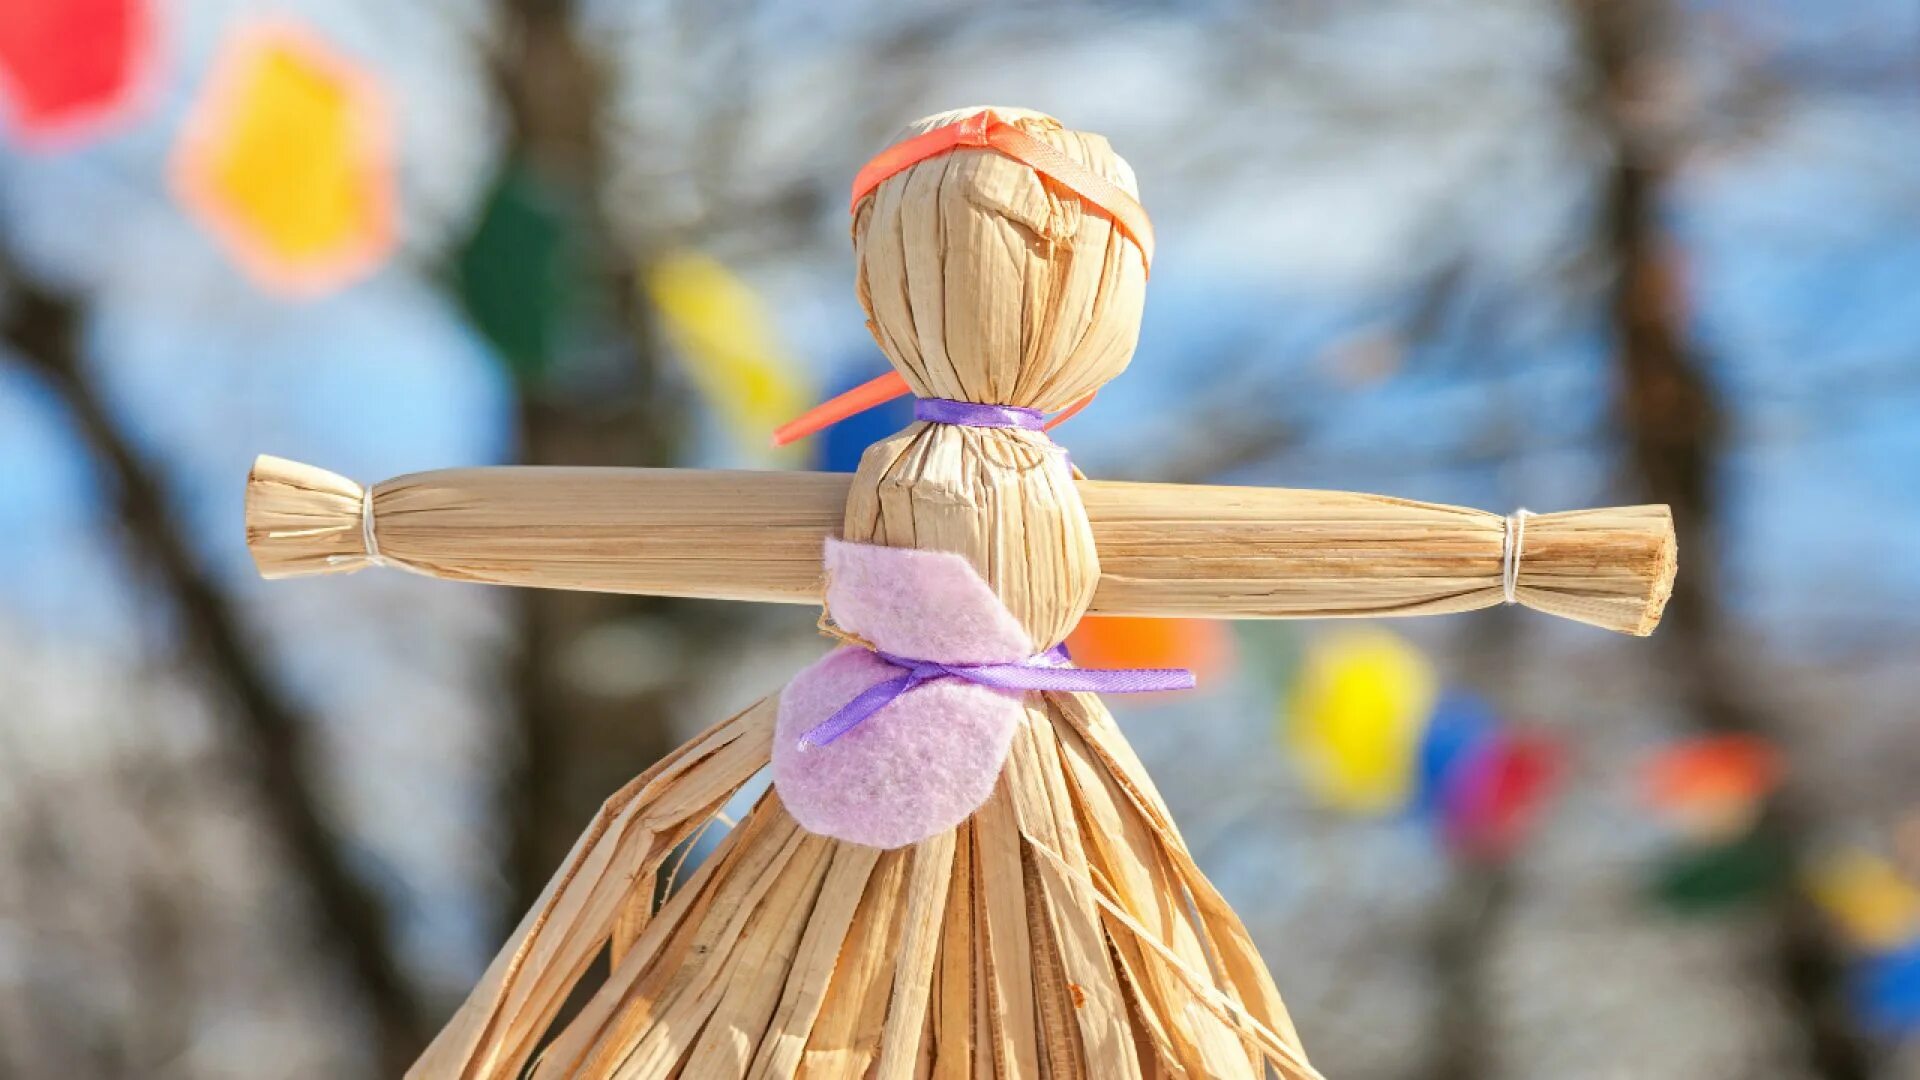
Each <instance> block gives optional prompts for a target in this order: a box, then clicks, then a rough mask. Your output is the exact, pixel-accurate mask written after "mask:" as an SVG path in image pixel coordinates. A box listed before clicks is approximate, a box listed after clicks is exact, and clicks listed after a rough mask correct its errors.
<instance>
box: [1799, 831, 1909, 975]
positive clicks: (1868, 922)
mask: <svg viewBox="0 0 1920 1080" xmlns="http://www.w3.org/2000/svg"><path fill="white" fill-rule="evenodd" d="M1807 888H1808V891H1809V892H1810V893H1811V894H1812V895H1813V898H1814V901H1815V902H1816V903H1818V904H1819V905H1820V907H1821V909H1822V910H1824V911H1825V912H1826V913H1827V915H1828V916H1829V917H1830V918H1832V919H1833V921H1834V922H1835V924H1837V925H1838V926H1839V928H1840V930H1841V932H1842V933H1843V934H1845V935H1846V937H1847V939H1848V940H1849V941H1850V942H1852V943H1853V945H1854V947H1855V948H1858V949H1862V950H1866V951H1884V950H1888V949H1894V948H1897V947H1900V946H1904V945H1907V944H1910V943H1912V942H1914V941H1920V888H1916V887H1915V886H1914V884H1913V883H1912V882H1910V881H1908V880H1907V879H1906V877H1905V876H1903V875H1902V874H1901V873H1900V871H1899V870H1898V869H1897V868H1896V867H1895V866H1894V865H1893V864H1892V863H1890V862H1888V861H1887V860H1886V859H1883V858H1881V857H1880V856H1878V855H1876V854H1874V853H1872V852H1869V851H1862V850H1857V849H1855V850H1848V851H1843V852H1841V853H1839V854H1836V855H1833V856H1830V857H1828V858H1826V859H1824V860H1822V861H1821V862H1819V863H1818V864H1816V865H1815V866H1814V868H1813V872H1812V873H1811V874H1809V875H1808V880H1807Z"/></svg>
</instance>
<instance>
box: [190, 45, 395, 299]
mask: <svg viewBox="0 0 1920 1080" xmlns="http://www.w3.org/2000/svg"><path fill="white" fill-rule="evenodd" d="M391 125H392V118H391V116H390V114H389V110H388V104H387V101H386V98H385V95H384V94H383V93H382V91H381V89H380V88H379V86H378V85H377V84H376V83H375V81H374V80H373V78H372V77H371V76H370V75H368V74H367V73H366V72H364V71H363V70H361V69H360V68H359V67H358V66H356V65H355V64H354V63H353V62H352V61H351V60H349V59H348V58H346V57H345V56H343V55H341V54H340V53H338V52H336V51H335V50H334V49H333V48H331V47H330V46H329V45H327V44H326V43H325V42H324V41H321V40H320V39H319V38H317V37H316V36H314V35H313V34H312V33H310V32H308V31H306V30H304V29H302V28H300V27H297V26H293V25H290V24H283V23H261V24H254V25H252V26H250V27H248V28H245V29H243V30H241V31H239V32H237V33H236V34H234V35H233V37H232V38H231V39H230V40H229V41H228V43H227V45H226V47H225V49H224V50H223V52H222V55H221V57H220V59H219V61H218V62H217V63H216V65H215V70H214V72H213V74H212V76H211V77H210V78H209V79H208V81H207V86H206V88H205V90H204V92H203V93H202V94H201V96H200V99H199V101H198V102H197V103H196V104H195V105H194V107H193V111H192V113H191V115H190V116H189V118H188V120H187V124H186V127H185V130H184V131H183V133H182V137H181V141H180V144H179V146H178V148H177V150H176V152H175V157H174V186H175V188H176V190H177V191H178V193H179V196H180V198H181V200H182V201H183V202H185V204H186V205H187V207H188V208H189V209H190V210H191V211H192V212H193V213H194V214H195V215H196V216H198V217H199V218H200V219H201V220H202V221H203V222H204V223H205V224H206V225H207V226H208V227H209V228H211V229H212V230H213V232H214V233H215V234H216V235H217V236H218V237H219V238H220V240H221V241H222V242H223V243H224V245H225V246H226V247H227V248H228V250H229V251H230V252H232V254H233V255H234V257H235V258H236V259H237V260H238V261H239V263H240V264H241V266H242V267H243V268H244V269H245V270H246V271H247V272H248V273H249V274H250V275H251V276H252V277H253V278H254V279H255V280H256V281H257V282H258V283H259V284H260V285H262V286H263V287H265V288H269V289H273V290H275V291H280V292H285V293H290V294H296V295H311V294H316V293H322V292H326V291H329V290H332V289H335V288H338V287H340V286H342V285H345V284H347V283H348V282H351V281H352V280H354V279H356V278H358V277H361V276H362V275H365V274H367V273H368V272H370V271H371V270H373V269H374V268H375V267H376V266H378V265H379V263H380V262H381V261H382V260H383V259H384V258H386V256H387V255H388V253H389V252H390V251H391V250H392V247H393V242H394V221H393V213H394V211H393V203H394V183H395V179H394V167H393V161H392V158H391V149H390V147H391V142H392V137H391Z"/></svg>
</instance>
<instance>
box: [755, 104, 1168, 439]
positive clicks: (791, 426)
mask: <svg viewBox="0 0 1920 1080" xmlns="http://www.w3.org/2000/svg"><path fill="white" fill-rule="evenodd" d="M964 149H980V150H993V151H996V152H998V153H1001V154H1005V155H1006V156H1008V157H1010V158H1012V159H1013V160H1015V161H1018V162H1020V163H1021V164H1022V165H1025V166H1026V167H1027V168H1029V169H1032V170H1033V171H1034V172H1037V173H1039V174H1040V175H1041V176H1043V177H1045V178H1047V179H1048V180H1051V181H1053V182H1054V183H1056V184H1059V185H1060V186H1061V187H1063V188H1066V189H1067V190H1068V191H1071V192H1073V193H1074V194H1075V195H1078V196H1079V197H1080V201H1082V202H1084V203H1086V204H1087V205H1088V206H1091V207H1093V208H1094V209H1096V210H1099V211H1100V212H1101V213H1104V214H1106V215H1107V216H1108V217H1109V218H1112V219H1113V223H1114V225H1115V226H1117V227H1118V228H1119V229H1120V231H1121V232H1124V233H1126V234H1127V236H1128V237H1129V238H1131V239H1132V240H1133V242H1134V243H1135V244H1137V245H1138V246H1139V248H1140V255H1141V258H1142V259H1144V260H1145V261H1146V263H1147V265H1149V266H1151V265H1153V223H1152V222H1151V221H1148V220H1147V211H1146V208H1145V207H1143V206H1141V205H1140V200H1138V199H1136V198H1134V197H1133V196H1132V195H1129V194H1127V193H1126V192H1125V191H1123V190H1121V188H1120V185H1118V184H1116V183H1114V182H1113V181H1111V180H1108V179H1107V178H1106V177H1104V176H1101V175H1100V174H1099V173H1096V172H1094V171H1093V170H1092V169H1089V168H1087V167H1086V166H1085V165H1082V164H1080V163H1079V162H1077V161H1075V160H1073V159H1072V158H1070V157H1068V156H1067V155H1065V154H1063V153H1061V152H1060V151H1059V150H1056V149H1055V148H1053V147H1052V146H1049V145H1048V144H1046V143H1044V142H1041V141H1040V140H1039V139H1036V138H1034V137H1033V136H1031V135H1029V134H1027V133H1026V132H1024V131H1022V130H1020V129H1019V128H1017V127H1015V126H1014V125H1012V124H1009V123H1007V122H1006V121H1005V120H1002V119H1000V117H999V116H998V115H997V114H996V113H994V111H993V110H992V109H985V110H982V111H981V112H977V113H974V114H973V115H972V116H969V117H967V118H966V119H964V120H960V121H957V122H955V123H952V124H945V125H942V126H940V127H937V128H934V129H933V130H932V131H928V132H924V133H922V134H919V135H915V136H914V137H913V138H911V139H906V140H904V141H901V142H897V143H894V144H893V145H892V146H889V147H887V148H886V149H885V150H882V151H880V153H878V154H876V155H874V158H873V160H872V161H869V162H867V163H866V164H865V165H863V166H861V168H860V171H859V172H858V173H856V174H854V177H853V198H852V200H850V201H849V202H848V204H847V210H848V212H849V213H852V212H854V211H857V210H859V209H860V200H862V199H864V198H866V197H867V196H869V195H871V194H873V189H875V188H877V187H879V186H880V185H881V184H884V183H886V182H887V181H888V180H889V179H891V178H892V177H894V176H897V175H899V174H900V173H902V172H905V171H906V170H908V169H910V168H912V167H914V166H915V165H918V164H920V163H921V162H923V161H926V160H927V159H928V158H935V157H939V156H940V155H941V154H946V153H951V152H952V151H955V150H964ZM908 392H909V390H908V387H907V380H906V379H904V378H902V377H901V376H900V374H899V372H888V373H887V374H885V375H882V376H880V377H879V378H877V379H874V380H872V381H870V382H865V383H862V384H860V385H859V386H856V387H854V388H853V389H852V390H849V391H847V392H846V393H844V394H841V395H840V396H839V397H836V398H834V399H833V400H831V401H826V402H822V403H821V404H819V405H816V406H814V407H813V408H812V409H809V410H808V411H807V413H806V414H805V415H804V416H801V417H799V418H798V419H795V420H793V421H790V422H788V423H785V424H782V425H780V427H779V428H778V429H776V430H775V431H774V433H773V445H775V446H785V445H787V444H788V443H791V442H796V441H798V440H800V439H804V438H806V437H807V436H809V435H812V434H814V433H815V432H817V431H819V430H821V429H822V428H826V427H830V426H832V425H834V424H837V423H839V422H840V421H842V420H845V419H846V418H847V417H849V416H852V415H854V414H856V413H862V412H865V411H867V410H868V409H872V408H875V407H877V406H880V405H884V404H886V403H887V402H889V401H892V400H893V399H894V398H897V397H899V396H900V395H902V394H905V393H908ZM1092 400H1093V395H1092V394H1088V395H1087V396H1086V397H1084V398H1082V399H1080V400H1079V401H1076V402H1074V403H1073V404H1072V405H1071V406H1069V407H1068V408H1066V409H1064V410H1062V411H1061V413H1060V414H1059V415H1058V416H1055V417H1054V418H1053V419H1052V420H1050V421H1048V422H1047V427H1048V429H1052V428H1053V427H1054V426H1055V425H1056V424H1059V423H1061V422H1063V421H1065V420H1066V419H1068V418H1069V417H1071V416H1072V415H1073V414H1075V413H1077V412H1079V411H1080V410H1081V409H1084V408H1086V407H1087V403H1088V402H1090V401H1092Z"/></svg>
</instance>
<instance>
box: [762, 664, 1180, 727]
mask: <svg viewBox="0 0 1920 1080" xmlns="http://www.w3.org/2000/svg"><path fill="white" fill-rule="evenodd" d="M873 655H875V656H877V657H879V658H880V659H882V660H884V661H886V662H887V663H889V664H891V665H893V666H894V667H897V668H899V669H900V670H901V671H902V672H905V674H903V675H901V676H899V677H898V678H893V679H888V680H887V681H885V682H880V683H875V684H873V685H872V686H869V687H867V688H866V689H865V690H862V691H861V692H860V693H859V695H858V696H856V697H855V698H854V699H853V700H852V701H849V702H847V703H846V704H845V705H842V706H840V708H839V709H838V710H837V711H835V712H834V714H833V715H832V716H829V717H827V718H826V719H825V720H822V721H821V722H820V723H818V724H816V725H814V727H813V728H811V729H809V730H808V731H807V733H806V734H804V735H802V736H800V747H801V749H806V748H807V747H810V746H825V745H827V744H828V743H830V742H832V741H833V740H835V739H837V738H839V737H840V736H842V735H845V734H846V733H847V732H849V731H851V730H853V729H854V727H856V726H857V725H858V724H859V723H860V722H861V721H863V720H865V719H866V718H867V717H869V716H872V715H873V714H874V713H877V712H879V711H880V710H881V709H884V708H886V707H887V706H888V705H890V704H892V703H893V701H894V699H896V698H898V697H900V695H902V694H905V693H907V692H908V691H910V690H912V689H913V688H914V687H916V686H920V685H921V684H923V683H930V682H933V681H934V680H936V679H964V680H965V681H967V682H970V683H976V684H978V685H980V686H990V687H993V688H994V689H996V690H1021V691H1025V690H1087V691H1092V692H1094V693H1101V694H1144V693H1149V692H1151V691H1155V690H1191V689H1193V687H1194V679H1193V672H1191V671H1188V670H1187V669H1186V668H1076V667H1069V666H1068V665H1069V664H1071V663H1072V662H1073V660H1072V658H1071V657H1069V656H1068V655H1067V647H1066V646H1064V645H1055V646H1054V647H1053V648H1051V649H1048V650H1047V651H1046V652H1043V653H1041V654H1040V655H1038V656H1030V657H1028V658H1027V659H1025V660H1021V661H1018V662H1015V663H996V664H943V663H941V662H939V661H938V660H915V659H912V658H909V657H905V656H895V655H893V654H892V653H887V652H881V651H880V650H879V649H875V650H874V651H873Z"/></svg>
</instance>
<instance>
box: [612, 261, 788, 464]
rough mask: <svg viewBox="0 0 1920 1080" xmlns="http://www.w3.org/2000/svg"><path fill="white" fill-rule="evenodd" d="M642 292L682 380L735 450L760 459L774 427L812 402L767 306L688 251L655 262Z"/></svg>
mask: <svg viewBox="0 0 1920 1080" xmlns="http://www.w3.org/2000/svg"><path fill="white" fill-rule="evenodd" d="M645 286H646V290H647V295H648V297H649V298H650V299H651V300H652V302H653V305H654V307H655V308H657V309H658V310H659V312H660V316H661V319H662V321H663V323H664V324H665V327H666V331H667V336H668V337H669V338H670V339H671V340H672V342H673V345H674V348H675V350H676V351H677V353H678V355H679V357H680V360H681V362H682V363H683V364H684V365H685V366H686V371H687V376H688V378H690V379H692V380H693V383H694V385H695V386H696V387H698V388H699V390H700V392H701V393H702V394H703V395H704V396H705V397H706V399H707V402H708V403H709V404H710V405H711V406H712V407H713V409H714V410H715V412H717V413H718V414H719V415H720V417H721V419H722V420H723V421H724V422H725V423H726V425H727V426H728V428H730V429H731V430H732V432H733V434H734V436H735V437H736V438H737V439H738V441H739V443H740V445H741V446H742V447H744V448H748V449H750V450H752V451H753V452H754V453H756V454H764V453H765V452H766V446H767V439H768V436H769V434H770V433H771V432H772V431H773V429H774V428H775V427H777V426H779V425H780V424H781V423H783V422H784V421H786V420H788V419H789V418H791V417H793V416H796V415H798V414H799V413H800V412H802V411H803V410H805V409H806V408H807V406H808V405H809V404H810V403H811V402H812V400H813V393H812V388H811V387H810V386H809V385H808V384H807V380H806V379H805V378H804V377H803V376H802V373H801V367H800V365H799V363H798V362H797V361H796V360H795V359H794V357H793V356H792V355H791V354H790V353H788V352H787V351H786V349H785V348H783V347H782V346H781V345H780V342H779V339H778V337H777V336H776V334H775V331H774V326H773V319H772V318H771V317H770V316H769V315H768V314H767V311H766V305H765V304H763V303H762V302H761V301H760V298H759V296H758V295H756V294H755V293H754V291H753V289H752V288H751V287H750V286H749V285H747V283H746V282H744V281H741V280H740V279H739V278H738V277H735V276H734V274H733V273H732V271H730V270H728V269H727V268H726V267H724V266H722V265H720V263H718V262H716V261H714V260H713V259H710V258H708V257H707V256H705V255H700V254H696V253H693V252H682V253H680V254H677V255H672V256H669V257H667V258H665V259H662V260H660V261H659V262H658V263H655V264H654V265H653V266H652V267H650V268H648V270H647V273H646V278H645Z"/></svg>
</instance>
